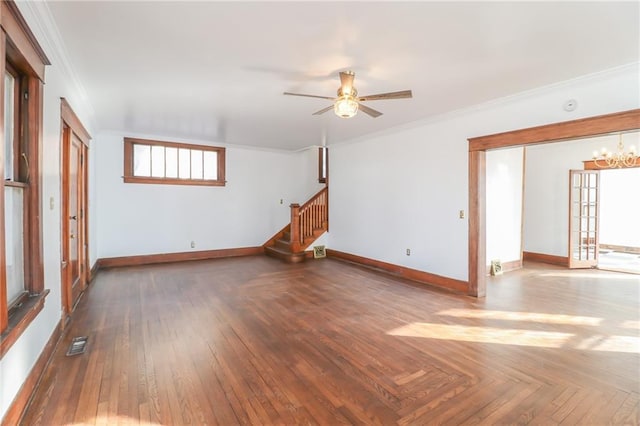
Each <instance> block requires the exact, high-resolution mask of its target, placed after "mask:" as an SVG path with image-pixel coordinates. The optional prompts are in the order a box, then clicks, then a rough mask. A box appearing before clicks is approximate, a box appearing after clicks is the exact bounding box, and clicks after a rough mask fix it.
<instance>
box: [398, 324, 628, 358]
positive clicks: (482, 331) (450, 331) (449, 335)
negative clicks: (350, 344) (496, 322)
mask: <svg viewBox="0 0 640 426" xmlns="http://www.w3.org/2000/svg"><path fill="white" fill-rule="evenodd" d="M594 331H596V330H594ZM387 334H388V335H391V336H399V337H422V338H427V339H438V340H455V341H460V342H476V343H492V344H499V345H514V346H532V347H542V348H561V347H566V345H571V346H570V347H571V348H574V349H579V350H590V351H604V352H626V353H640V337H638V336H603V335H598V334H594V335H593V336H591V337H589V338H586V339H583V340H581V341H577V342H574V341H573V338H575V334H572V333H562V332H557V331H540V330H527V329H516V328H496V327H477V326H464V325H449V324H436V323H425V322H413V323H410V324H406V325H403V326H401V327H398V328H395V329H393V330H390V331H388V332H387Z"/></svg>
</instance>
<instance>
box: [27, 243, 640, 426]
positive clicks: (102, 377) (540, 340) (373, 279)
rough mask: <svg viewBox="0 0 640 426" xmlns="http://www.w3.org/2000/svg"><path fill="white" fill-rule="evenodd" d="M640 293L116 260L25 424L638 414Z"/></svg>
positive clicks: (603, 420) (353, 270)
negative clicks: (444, 287)
mask: <svg viewBox="0 0 640 426" xmlns="http://www.w3.org/2000/svg"><path fill="white" fill-rule="evenodd" d="M639 288H640V278H639V277H638V276H637V275H630V274H619V273H613V272H606V271H597V270H587V271H568V270H566V269H561V268H556V267H552V266H546V265H541V264H529V265H527V267H526V268H525V269H522V270H519V271H514V272H510V273H507V274H505V275H503V276H499V277H494V278H491V280H490V282H489V284H488V295H487V297H486V298H484V299H474V298H472V297H468V296H463V295H456V294H451V293H447V292H444V291H440V290H437V289H433V288H430V287H428V286H424V285H420V284H416V283H412V282H409V281H405V280H402V279H397V278H394V277H391V276H388V275H385V274H381V273H378V272H375V271H372V270H369V269H365V268H361V267H358V266H354V265H351V264H347V263H343V262H340V261H336V260H332V259H323V260H310V261H307V262H306V263H303V264H298V265H287V264H284V263H281V262H280V261H278V260H274V259H270V258H267V257H261V256H254V257H245V258H234V259H224V260H212V261H200V262H188V263H179V264H167V265H156V266H139V267H129V268H119V269H109V270H103V271H100V272H99V273H98V275H97V277H96V279H95V280H94V282H93V283H92V285H91V286H90V288H89V289H88V290H87V292H86V293H85V295H84V296H83V298H82V299H81V301H80V303H79V304H78V307H77V308H76V311H75V313H74V317H73V319H72V321H71V324H70V325H69V326H68V328H67V333H66V334H65V337H64V338H63V341H62V343H61V344H60V345H59V347H58V348H57V350H56V353H55V355H54V358H53V361H52V363H51V364H50V365H49V367H48V368H47V370H46V372H45V375H44V378H43V380H42V382H41V384H40V386H39V388H38V390H37V393H36V395H35V396H34V399H33V401H32V403H31V405H30V407H29V409H28V412H27V414H26V416H25V418H24V419H23V424H24V425H47V426H48V425H73V424H91V425H93V424H110V425H111V424H141V425H166V424H176V425H188V424H197V425H200V424H211V425H214V424H219V425H235V424H252V425H276V424H286V425H298V424H319V425H338V424H366V425H370V424H383V425H395V424H399V425H413V424H416V425H421V424H428V425H431V424H451V425H462V424H465V425H466V424H543V425H555V424H579V425H585V424H595V425H604V424H635V425H637V424H639V423H640V417H639V398H640V395H639V392H640V336H639V333H640V330H639V328H640V318H639V317H640V315H639ZM74 336H88V337H89V343H88V347H87V351H86V353H84V354H82V355H77V356H74V357H66V356H65V352H66V349H67V347H68V345H69V343H70V341H71V338H72V337H74Z"/></svg>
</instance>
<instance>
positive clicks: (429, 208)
mask: <svg viewBox="0 0 640 426" xmlns="http://www.w3.org/2000/svg"><path fill="white" fill-rule="evenodd" d="M638 93H640V87H639V82H638V64H634V65H633V66H627V67H621V68H618V69H615V70H610V71H608V72H603V73H600V74H597V75H592V76H588V77H585V78H582V79H578V80H574V81H571V82H566V83H562V84H556V85H553V86H550V87H545V88H542V89H539V90H536V91H531V92H527V93H524V94H521V95H518V96H513V97H510V98H507V99H502V100H499V101H496V102H492V103H488V104H485V105H480V106H478V107H475V108H470V109H467V110H464V111H458V112H456V113H452V114H448V115H445V116H440V117H436V118H433V119H431V120H425V121H422V122H416V123H412V124H411V125H409V126H404V127H402V128H396V129H392V130H389V131H386V132H383V133H380V134H378V135H373V136H369V137H365V138H360V139H357V140H354V141H350V142H347V143H337V144H333V145H331V146H330V151H331V166H330V171H331V189H330V196H329V197H330V218H331V233H330V243H331V244H330V246H331V248H332V249H335V250H339V251H345V252H349V253H353V254H356V255H360V256H365V257H369V258H373V259H378V260H381V261H385V262H389V263H394V264H398V265H402V266H407V267H410V268H414V269H418V270H421V271H426V272H430V273H434V274H438V275H442V276H445V277H451V278H456V279H461V280H467V279H468V260H467V259H468V254H467V251H468V226H467V220H466V219H465V220H460V219H458V211H459V210H461V209H464V210H467V209H468V208H467V206H468V153H467V150H468V143H467V138H471V137H477V136H482V135H487V134H493V133H499V132H505V131H509V130H515V129H521V128H526V127H531V126H536V125H542V124H548V123H554V122H559V121H567V120H572V119H577V118H582V117H589V116H594V115H600V114H607V113H611V112H616V111H624V110H630V109H634V108H638V107H640V99H639V97H638ZM415 96H427V94H420V93H416V94H415ZM452 96H455V93H452ZM568 99H575V100H576V101H577V102H578V108H577V109H576V110H575V111H573V112H566V111H564V110H563V109H562V105H563V104H564V103H565V102H566V101H567V100H568ZM357 119H358V118H357ZM362 119H367V117H362ZM380 119H382V120H384V116H383V117H381V118H380ZM563 182H564V180H563ZM562 185H564V186H566V185H565V184H562ZM555 231H557V230H555ZM565 239H566V238H565ZM406 248H410V249H411V252H412V253H411V256H406V255H405V249H406Z"/></svg>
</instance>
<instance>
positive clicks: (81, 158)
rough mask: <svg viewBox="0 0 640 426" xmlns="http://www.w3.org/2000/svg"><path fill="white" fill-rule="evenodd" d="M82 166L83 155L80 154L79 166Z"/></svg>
mask: <svg viewBox="0 0 640 426" xmlns="http://www.w3.org/2000/svg"><path fill="white" fill-rule="evenodd" d="M83 164H84V155H82V154H80V165H81V166H82V165H83Z"/></svg>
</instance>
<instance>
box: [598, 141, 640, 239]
mask: <svg viewBox="0 0 640 426" xmlns="http://www.w3.org/2000/svg"><path fill="white" fill-rule="evenodd" d="M637 146H638V145H636V147H637ZM600 244H611V245H616V246H625V247H638V248H640V168H636V169H615V170H605V171H603V172H600Z"/></svg>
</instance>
